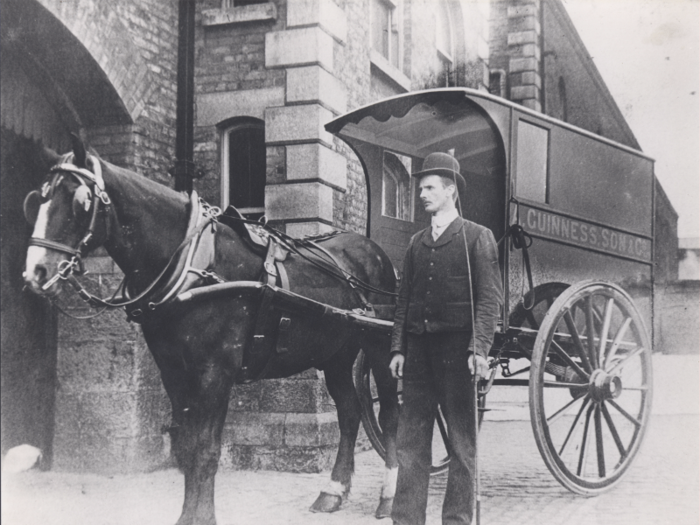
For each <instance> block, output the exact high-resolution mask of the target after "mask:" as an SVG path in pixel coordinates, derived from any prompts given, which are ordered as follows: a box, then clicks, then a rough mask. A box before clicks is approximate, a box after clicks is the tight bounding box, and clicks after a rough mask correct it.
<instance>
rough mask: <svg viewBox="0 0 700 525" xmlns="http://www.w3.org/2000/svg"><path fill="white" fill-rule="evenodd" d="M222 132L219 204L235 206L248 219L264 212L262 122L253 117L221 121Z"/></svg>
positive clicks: (264, 154) (263, 129)
mask: <svg viewBox="0 0 700 525" xmlns="http://www.w3.org/2000/svg"><path fill="white" fill-rule="evenodd" d="M221 127H222V128H223V133H222V147H221V151H222V158H221V166H222V176H221V181H222V191H221V195H222V198H221V200H222V206H223V207H224V208H225V207H227V206H229V205H233V206H235V207H236V208H237V209H238V211H240V212H241V213H242V214H244V215H246V216H248V217H249V218H257V217H260V216H261V215H262V214H263V213H264V212H265V176H266V175H265V172H266V150H265V124H264V122H263V121H262V120H259V119H256V118H252V117H251V118H246V117H243V118H236V119H233V120H230V121H227V122H226V123H224V126H221Z"/></svg>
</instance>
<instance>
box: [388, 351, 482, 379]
mask: <svg viewBox="0 0 700 525" xmlns="http://www.w3.org/2000/svg"><path fill="white" fill-rule="evenodd" d="M402 364H403V363H402ZM469 371H470V372H471V373H472V375H475V374H474V354H472V355H470V356H469ZM488 375H489V363H488V361H486V359H484V358H483V357H481V356H480V355H477V356H476V377H477V380H478V381H481V380H482V379H486V378H487V377H488Z"/></svg>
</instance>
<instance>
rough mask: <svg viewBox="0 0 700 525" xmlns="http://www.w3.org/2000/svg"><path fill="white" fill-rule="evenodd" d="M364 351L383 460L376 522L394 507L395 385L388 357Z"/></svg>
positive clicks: (378, 348) (377, 348)
mask: <svg viewBox="0 0 700 525" xmlns="http://www.w3.org/2000/svg"><path fill="white" fill-rule="evenodd" d="M368 347H369V348H368V349H367V350H366V355H367V358H368V359H369V362H370V368H371V369H372V375H373V376H374V382H375V384H376V386H377V395H378V396H379V417H378V420H379V426H380V427H381V429H382V437H383V440H384V449H385V450H386V458H385V460H384V465H385V468H386V471H385V473H384V481H383V483H382V492H381V496H380V499H379V506H378V507H377V510H376V512H375V516H376V517H377V518H378V519H381V518H388V517H390V516H391V507H392V505H393V504H394V495H395V494H396V479H397V476H398V471H399V463H398V459H397V457H396V432H397V429H398V424H399V398H398V395H397V391H396V389H397V382H396V380H395V379H393V378H392V377H391V372H390V371H389V361H390V355H389V354H388V353H387V352H386V349H385V348H384V347H383V346H382V345H379V344H378V345H368Z"/></svg>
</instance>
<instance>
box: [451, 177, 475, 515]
mask: <svg viewBox="0 0 700 525" xmlns="http://www.w3.org/2000/svg"><path fill="white" fill-rule="evenodd" d="M452 178H453V180H454V183H455V191H456V192H457V206H458V208H459V216H460V218H464V214H463V213H462V198H461V196H460V194H459V186H458V185H457V177H456V176H455V174H454V172H453V175H452ZM462 239H463V240H464V254H465V255H466V258H467V273H468V275H469V299H470V305H471V321H472V336H471V341H470V343H471V347H472V355H473V363H474V371H473V372H472V379H473V381H472V383H473V389H474V392H473V396H474V486H473V491H474V520H475V521H474V523H476V525H481V487H480V480H479V381H478V379H477V374H476V372H477V366H476V342H475V335H476V333H475V328H476V322H475V315H474V288H473V286H472V268H471V262H470V261H469V247H468V246H467V234H466V233H465V231H464V225H462Z"/></svg>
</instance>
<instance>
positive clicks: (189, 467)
mask: <svg viewBox="0 0 700 525" xmlns="http://www.w3.org/2000/svg"><path fill="white" fill-rule="evenodd" d="M187 379H188V383H189V384H188V385H187V386H184V388H185V389H186V394H185V396H184V398H183V401H184V403H183V405H184V406H182V408H181V411H182V412H181V417H179V418H177V419H176V421H177V420H178V419H179V421H180V423H179V426H178V428H177V429H176V430H177V448H176V454H177V459H178V464H179V466H180V469H181V470H182V471H183V473H184V475H185V502H184V503H183V506H182V515H181V516H180V519H179V520H178V522H177V525H214V524H215V523H216V518H215V514H214V479H215V476H216V471H217V469H218V465H219V457H220V456H221V432H222V430H223V426H224V421H225V420H226V411H227V409H228V399H229V395H230V392H231V385H232V381H231V378H230V374H229V373H228V372H227V371H226V370H225V369H224V367H223V365H222V364H221V363H215V362H212V361H210V362H207V363H206V364H204V365H203V366H200V367H198V370H196V371H191V372H190V374H189V375H188V378H187ZM173 406H174V405H173Z"/></svg>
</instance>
